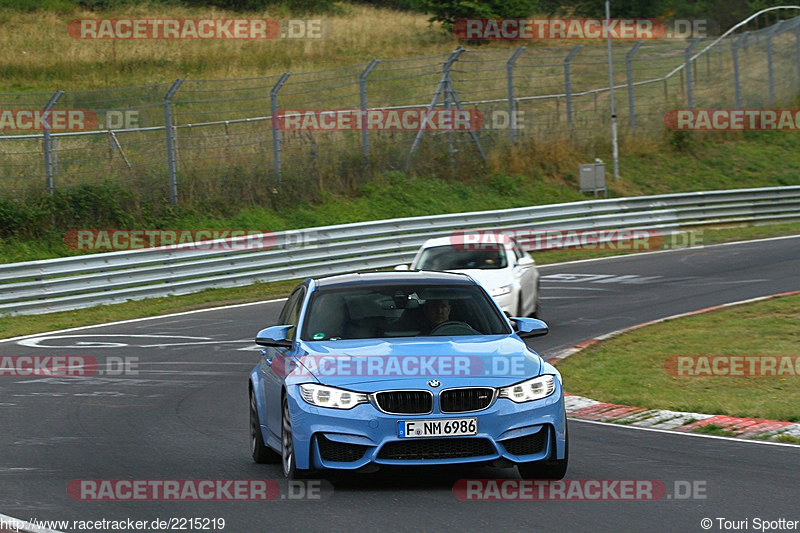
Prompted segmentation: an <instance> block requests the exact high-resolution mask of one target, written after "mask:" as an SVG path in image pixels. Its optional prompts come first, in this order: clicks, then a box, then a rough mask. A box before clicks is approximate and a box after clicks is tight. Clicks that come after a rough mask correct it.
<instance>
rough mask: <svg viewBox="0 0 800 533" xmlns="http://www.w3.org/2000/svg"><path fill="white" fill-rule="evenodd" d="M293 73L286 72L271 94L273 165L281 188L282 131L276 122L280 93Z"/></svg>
mask: <svg viewBox="0 0 800 533" xmlns="http://www.w3.org/2000/svg"><path fill="white" fill-rule="evenodd" d="M291 75H292V73H291V72H284V73H283V74H281V77H280V78H279V79H278V81H277V82H276V83H275V85H274V86H273V87H272V90H271V91H270V92H269V106H270V123H271V124H272V163H273V168H274V169H275V176H276V177H277V178H278V187H280V186H281V178H282V174H281V130H280V129H279V128H278V126H277V124H276V121H275V118H274V117H275V114H276V113H277V112H278V91H280V90H281V87H283V84H284V83H286V80H288V79H289V76H291Z"/></svg>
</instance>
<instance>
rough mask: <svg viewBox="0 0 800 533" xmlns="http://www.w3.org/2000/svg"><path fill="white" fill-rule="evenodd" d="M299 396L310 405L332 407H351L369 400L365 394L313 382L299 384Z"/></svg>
mask: <svg viewBox="0 0 800 533" xmlns="http://www.w3.org/2000/svg"><path fill="white" fill-rule="evenodd" d="M300 396H302V397H303V400H305V401H306V403H310V404H311V405H316V406H317V407H331V408H333V409H352V408H353V407H355V406H356V405H358V404H360V403H368V402H369V400H368V399H367V395H366V394H361V393H360V392H352V391H349V390H343V389H337V388H336V387H326V386H325V385H317V384H314V383H306V384H304V385H300Z"/></svg>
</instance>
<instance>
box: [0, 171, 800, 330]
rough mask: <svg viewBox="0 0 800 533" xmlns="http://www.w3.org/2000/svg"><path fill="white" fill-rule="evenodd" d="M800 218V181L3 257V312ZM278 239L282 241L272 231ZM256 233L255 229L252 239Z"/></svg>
mask: <svg viewBox="0 0 800 533" xmlns="http://www.w3.org/2000/svg"><path fill="white" fill-rule="evenodd" d="M786 219H800V186H792V187H769V188H757V189H736V190H728V191H709V192H693V193H681V194H665V195H656V196H640V197H631V198H619V199H605V200H589V201H583V202H572V203H564V204H554V205H542V206H534V207H523V208H516V209H503V210H497V211H479V212H472V213H456V214H448V215H438V216H430V217H413V218H396V219H389V220H378V221H372V222H360V223H354V224H341V225H336V226H323V227H317V228H306V229H302V230H291V231H282V232H277V233H275V234H274V235H273V236H265V239H266V240H267V242H269V243H270V244H271V245H272V243H273V242H274V246H271V247H270V249H263V248H262V249H258V250H253V249H246V246H245V242H246V241H247V239H248V237H239V238H236V239H231V240H230V241H229V242H230V243H231V247H232V248H239V249H211V248H212V246H211V244H212V243H213V244H215V245H217V244H218V243H220V242H222V241H209V246H207V247H206V248H209V249H201V248H200V247H199V246H197V245H192V244H188V245H176V246H174V247H168V248H152V249H143V250H131V251H122V252H108V253H96V254H90V255H83V256H78V257H65V258H58V259H50V260H44V261H29V262H24V263H11V264H6V265H0V315H3V314H6V315H14V314H36V313H48V312H54V311H66V310H72V309H80V308H84V307H89V306H93V305H101V304H112V303H120V302H125V301H128V300H139V299H143V298H151V297H163V296H170V295H179V294H188V293H192V292H198V291H202V290H205V289H212V288H225V287H236V286H242V285H249V284H252V283H255V282H271V281H280V280H288V279H296V278H302V277H307V276H323V275H330V274H339V273H344V272H353V271H357V270H369V269H379V268H387V267H392V266H394V265H397V264H400V263H404V262H409V261H410V260H411V259H412V258H413V256H414V254H415V253H416V251H417V249H418V248H419V246H420V245H421V244H422V243H423V242H424V241H425V240H427V239H429V238H432V237H440V236H447V235H449V234H451V233H452V232H453V231H455V230H463V229H478V228H484V229H489V228H491V229H510V228H515V229H539V230H544V229H554V230H555V229H650V230H659V231H662V232H664V233H670V232H676V231H680V230H681V229H685V228H689V227H697V226H703V225H714V224H731V223H751V222H769V221H781V220H786ZM272 237H274V240H273V238H272ZM249 238H252V237H249Z"/></svg>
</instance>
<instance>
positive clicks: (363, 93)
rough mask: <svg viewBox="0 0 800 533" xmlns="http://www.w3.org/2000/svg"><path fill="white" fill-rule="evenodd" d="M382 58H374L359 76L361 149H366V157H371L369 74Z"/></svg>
mask: <svg viewBox="0 0 800 533" xmlns="http://www.w3.org/2000/svg"><path fill="white" fill-rule="evenodd" d="M380 62H381V60H380V59H373V60H372V61H370V62H369V65H367V68H365V69H364V71H363V72H362V73H361V75H360V76H359V77H358V92H359V97H360V99H361V118H360V127H361V149H362V150H363V151H364V159H368V158H369V132H368V131H367V123H366V120H367V76H369V74H370V72H372V71H373V70H374V69H375V67H377V66H378V63H380Z"/></svg>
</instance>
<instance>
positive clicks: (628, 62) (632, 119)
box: [625, 41, 644, 130]
mask: <svg viewBox="0 0 800 533" xmlns="http://www.w3.org/2000/svg"><path fill="white" fill-rule="evenodd" d="M643 44H644V42H642V41H639V42H637V43H636V44H634V45H633V48H631V49H630V50H628V53H627V54H625V75H626V76H627V78H628V122H629V123H630V125H631V127H632V128H633V129H634V130H635V129H636V108H635V106H634V96H633V65H632V61H633V56H634V54H636V51H637V50H638V49H639V47H640V46H642V45H643Z"/></svg>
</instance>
